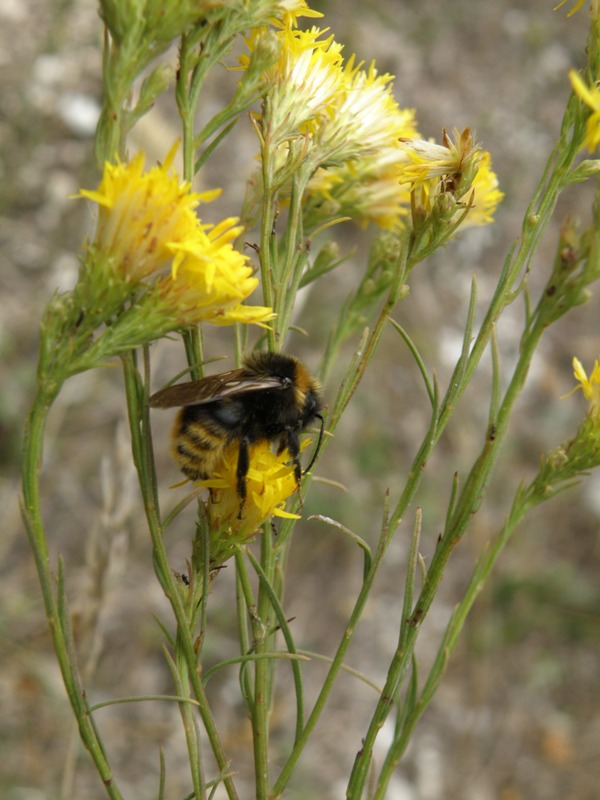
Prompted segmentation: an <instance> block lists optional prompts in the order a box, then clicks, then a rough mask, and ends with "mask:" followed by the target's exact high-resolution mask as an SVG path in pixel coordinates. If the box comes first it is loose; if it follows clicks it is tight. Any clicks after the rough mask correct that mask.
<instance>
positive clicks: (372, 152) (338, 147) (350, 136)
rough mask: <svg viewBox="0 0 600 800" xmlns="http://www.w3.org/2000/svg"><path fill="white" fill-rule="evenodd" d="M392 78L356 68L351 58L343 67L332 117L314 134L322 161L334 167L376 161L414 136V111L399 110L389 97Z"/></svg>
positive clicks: (360, 67)
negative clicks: (398, 143) (328, 161)
mask: <svg viewBox="0 0 600 800" xmlns="http://www.w3.org/2000/svg"><path fill="white" fill-rule="evenodd" d="M392 80H393V76H392V75H389V74H387V73H385V74H383V75H379V74H378V72H377V69H376V68H375V65H374V64H371V66H370V67H369V69H368V70H365V69H363V68H362V64H358V65H355V63H354V56H351V58H350V59H348V61H347V63H346V65H345V67H344V81H343V86H342V87H340V90H339V91H338V92H337V94H336V96H335V97H334V98H333V101H332V106H331V113H330V115H329V117H328V118H324V119H323V120H322V121H321V122H320V125H319V128H318V130H316V131H315V140H316V142H317V145H318V146H319V147H320V149H321V150H322V152H321V153H320V154H319V158H320V160H321V161H325V160H331V161H333V162H335V163H340V162H342V163H343V162H346V161H350V160H356V159H362V158H366V157H368V156H372V157H373V158H376V159H377V158H378V157H379V154H380V153H383V152H385V151H386V150H387V149H389V148H390V147H392V146H395V145H396V143H397V140H398V139H399V138H403V137H412V136H416V135H417V131H416V127H415V121H414V111H413V110H412V109H401V108H400V106H399V105H398V103H397V101H396V100H395V98H394V95H393V93H392Z"/></svg>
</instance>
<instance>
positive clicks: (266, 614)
mask: <svg viewBox="0 0 600 800" xmlns="http://www.w3.org/2000/svg"><path fill="white" fill-rule="evenodd" d="M263 528H264V530H263V532H262V535H261V537H260V544H261V548H260V561H261V567H262V570H263V573H264V577H265V580H266V581H267V582H268V583H269V584H272V581H273V576H274V572H275V552H274V549H273V541H272V535H271V531H270V529H269V527H268V526H267V525H265V526H263ZM256 611H257V613H256V620H255V621H254V623H253V626H252V628H253V631H254V650H255V652H256V653H257V655H264V654H265V653H268V652H270V651H271V650H272V646H271V644H272V641H273V634H272V633H270V632H269V629H270V627H271V614H272V606H271V600H270V598H269V593H268V591H267V590H266V588H265V584H264V581H261V582H260V584H259V589H258V604H257V610H256ZM254 670H255V671H254V704H253V706H252V737H253V744H254V770H255V782H256V798H257V800H267V798H268V797H269V713H270V709H271V694H272V686H273V663H272V661H270V660H269V659H260V660H259V661H257V662H256V664H255V666H254Z"/></svg>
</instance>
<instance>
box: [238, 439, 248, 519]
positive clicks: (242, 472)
mask: <svg viewBox="0 0 600 800" xmlns="http://www.w3.org/2000/svg"><path fill="white" fill-rule="evenodd" d="M248 444H249V442H248V439H247V438H246V437H245V436H244V437H242V438H241V439H240V449H239V453H238V465H237V473H236V477H237V493H238V497H239V498H240V510H239V512H238V519H241V518H242V509H243V507H244V503H245V501H246V475H247V474H248V469H249V468H250V452H249V450H248Z"/></svg>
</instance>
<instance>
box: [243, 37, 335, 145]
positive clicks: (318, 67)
mask: <svg viewBox="0 0 600 800" xmlns="http://www.w3.org/2000/svg"><path fill="white" fill-rule="evenodd" d="M326 32H327V29H325V30H320V29H319V28H311V29H310V30H307V31H301V30H297V29H295V28H292V27H291V26H289V25H288V26H286V27H284V28H282V29H281V30H280V31H278V32H277V36H278V39H279V43H280V56H279V58H278V59H277V61H276V62H275V63H274V64H273V65H272V66H271V67H270V68H269V69H268V70H266V72H265V85H266V86H267V87H268V103H267V105H266V110H265V116H266V118H267V125H268V128H269V133H270V136H271V137H272V139H273V141H274V142H276V143H277V142H282V141H284V140H285V139H286V138H287V137H289V136H296V135H298V134H299V133H305V132H306V131H308V130H309V129H310V127H311V126H312V125H313V124H315V122H316V121H317V120H319V119H320V118H321V117H323V116H326V115H328V114H329V113H330V109H331V103H332V101H333V99H334V97H335V96H336V93H337V92H338V91H339V89H340V87H341V85H342V80H343V73H342V66H341V65H342V55H341V51H342V45H340V44H338V43H337V42H335V41H334V38H333V36H329V37H328V38H327V39H323V38H320V37H321V36H322V34H324V33H326ZM263 35H264V31H261V30H258V31H255V32H254V33H253V35H252V37H251V38H250V39H249V40H248V46H249V48H250V50H253V49H254V48H255V47H256V46H257V45H258V43H259V42H260V40H261V37H262V36H263ZM247 60H248V59H247V58H242V59H241V62H242V65H245V64H246V63H247Z"/></svg>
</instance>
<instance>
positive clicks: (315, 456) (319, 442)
mask: <svg viewBox="0 0 600 800" xmlns="http://www.w3.org/2000/svg"><path fill="white" fill-rule="evenodd" d="M315 417H316V418H317V419H320V420H321V430H320V431H319V440H318V441H317V446H316V447H315V450H314V453H313V456H312V458H311V460H310V464H309V465H308V467H307V468H306V469H305V470H304V472H303V473H302V474H303V475H306V473H307V472H310V468H311V467H312V465H313V464H314V463H315V461H316V460H317V456H318V455H319V450H320V449H321V444H322V443H323V433H324V426H325V420H324V419H323V416H322V415H321V414H315Z"/></svg>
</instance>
